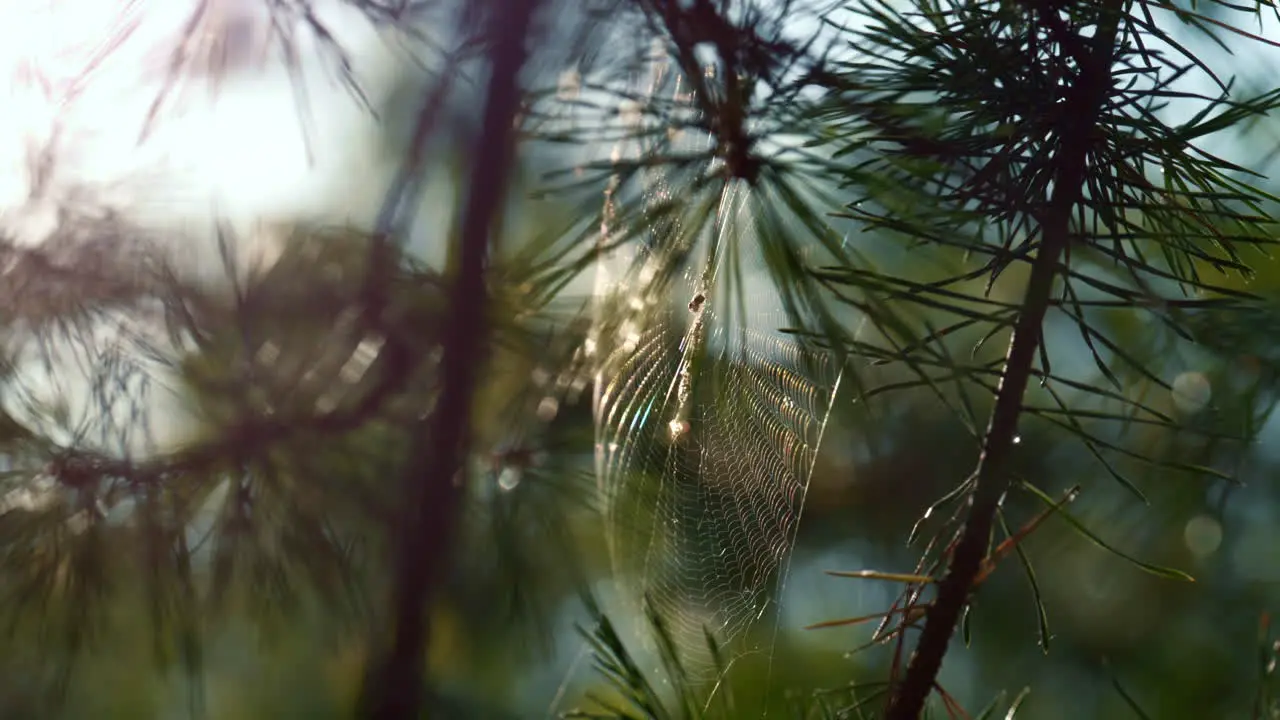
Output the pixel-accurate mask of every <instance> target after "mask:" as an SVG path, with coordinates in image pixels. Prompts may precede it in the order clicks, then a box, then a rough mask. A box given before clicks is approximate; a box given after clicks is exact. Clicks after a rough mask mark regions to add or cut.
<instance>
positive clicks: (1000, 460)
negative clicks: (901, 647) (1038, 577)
mask: <svg viewBox="0 0 1280 720" xmlns="http://www.w3.org/2000/svg"><path fill="white" fill-rule="evenodd" d="M1122 12H1123V10H1122V8H1121V7H1120V3H1119V2H1116V1H1115V0H1110V1H1108V2H1105V3H1102V4H1101V7H1100V8H1099V13H1100V16H1101V17H1100V20H1099V27H1098V30H1097V33H1096V35H1095V37H1094V42H1095V43H1096V44H1095V46H1094V50H1093V54H1092V56H1089V57H1086V58H1082V60H1083V62H1081V63H1080V66H1079V76H1078V79H1077V81H1076V84H1075V87H1074V89H1073V91H1072V95H1073V98H1072V99H1071V100H1069V102H1071V104H1072V105H1074V111H1068V112H1067V113H1066V115H1065V116H1067V117H1074V118H1077V120H1076V121H1075V122H1074V123H1073V124H1072V125H1070V126H1068V127H1066V128H1064V131H1063V134H1062V136H1061V140H1060V142H1061V145H1060V149H1059V151H1058V157H1057V158H1056V162H1057V164H1058V172H1057V177H1056V178H1055V182H1054V188H1055V189H1054V193H1053V197H1052V198H1051V199H1050V201H1049V206H1048V208H1047V209H1046V212H1045V215H1044V218H1043V220H1042V222H1041V225H1042V231H1043V237H1044V241H1043V244H1042V245H1041V247H1040V250H1039V252H1038V253H1037V255H1036V258H1035V260H1034V261H1033V263H1032V267H1031V277H1030V279H1029V281H1028V283H1027V290H1026V295H1025V297H1024V300H1023V306H1022V310H1021V312H1020V313H1019V315H1018V320H1017V323H1016V324H1015V326H1014V333H1013V337H1012V339H1011V340H1010V343H1009V353H1008V356H1007V357H1006V360H1005V367H1004V377H1003V378H1002V379H1001V382H1000V387H999V390H998V391H997V394H996V403H995V408H994V409H993V410H992V414H991V424H990V426H989V427H988V429H987V433H986V436H985V438H984V441H983V449H982V455H981V457H980V458H979V460H978V470H977V482H976V485H975V488H974V491H973V496H972V498H971V499H970V506H969V513H968V516H967V518H966V519H965V526H964V530H963V532H962V534H961V536H960V540H959V542H958V543H957V544H956V546H955V549H954V551H953V553H952V556H951V562H950V565H949V567H948V568H947V573H946V575H945V576H944V577H943V579H942V582H941V583H939V585H938V595H937V599H936V600H935V601H934V603H933V607H932V608H931V609H930V610H929V614H928V616H927V618H926V620H925V626H924V630H923V632H922V633H921V635H920V641H919V644H917V646H916V650H915V652H914V653H913V654H912V657H911V661H910V663H909V664H908V666H907V672H906V675H905V676H904V678H903V681H902V684H901V685H900V686H899V687H898V689H897V692H895V694H894V696H893V699H892V701H891V702H890V705H889V709H888V712H887V713H886V715H885V717H886V720H915V719H916V718H918V717H920V714H921V712H922V711H923V709H924V705H925V702H926V700H927V699H928V697H929V695H930V693H931V692H932V690H933V688H934V686H935V684H936V681H937V676H938V671H939V670H940V669H941V668H942V659H943V657H944V656H945V655H946V653H947V647H948V645H949V643H950V641H951V637H952V635H954V634H955V629H956V626H957V624H958V623H959V621H960V617H961V615H962V613H963V612H964V608H965V606H966V605H967V604H968V601H969V595H970V593H971V592H972V590H973V586H974V582H975V580H976V579H977V577H978V574H979V572H980V571H981V568H982V561H983V559H984V558H985V557H986V552H987V544H988V538H990V536H991V529H992V526H993V523H994V521H995V515H996V511H997V510H998V509H999V506H1000V498H1001V497H1003V495H1004V493H1005V491H1006V490H1007V489H1008V486H1009V479H1008V476H1007V473H1006V472H1005V465H1006V463H1007V461H1008V458H1009V454H1010V451H1011V449H1012V448H1013V441H1014V438H1015V437H1016V436H1017V431H1018V420H1019V417H1020V415H1021V413H1022V399H1023V395H1024V394H1025V392H1026V389H1027V383H1028V381H1029V380H1030V378H1031V375H1032V372H1033V370H1034V364H1035V360H1036V354H1037V350H1038V349H1039V346H1040V341H1041V331H1042V326H1043V324H1044V318H1045V313H1046V311H1047V310H1048V308H1049V305H1050V301H1051V298H1052V294H1053V285H1054V281H1055V280H1056V279H1057V276H1058V272H1059V259H1060V258H1061V257H1062V256H1063V255H1064V254H1065V252H1066V250H1067V246H1068V244H1069V243H1070V241H1071V233H1070V225H1069V224H1070V220H1071V213H1072V211H1073V209H1074V208H1075V205H1076V204H1077V203H1078V202H1079V201H1080V198H1081V197H1082V193H1083V186H1084V182H1085V178H1086V171H1087V157H1088V151H1089V137H1090V135H1091V133H1092V130H1093V125H1094V122H1095V119H1096V118H1097V117H1098V114H1099V112H1100V111H1101V109H1102V107H1103V103H1104V102H1105V101H1106V99H1107V96H1108V94H1109V92H1110V90H1111V83H1112V80H1111V65H1112V62H1113V59H1114V57H1115V45H1116V39H1117V36H1118V33H1119V25H1120V17H1121V13H1122Z"/></svg>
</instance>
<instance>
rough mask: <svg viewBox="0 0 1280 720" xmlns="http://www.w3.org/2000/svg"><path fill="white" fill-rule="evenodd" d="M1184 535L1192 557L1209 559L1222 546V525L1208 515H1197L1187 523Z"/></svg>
mask: <svg viewBox="0 0 1280 720" xmlns="http://www.w3.org/2000/svg"><path fill="white" fill-rule="evenodd" d="M1182 535H1183V539H1184V540H1185V542H1186V543H1187V549H1188V550H1190V551H1191V554H1192V555H1195V556H1196V557H1200V558H1203V557H1208V556H1209V555H1212V554H1213V553H1214V551H1216V550H1217V549H1218V546H1219V545H1221V544H1222V525H1220V524H1219V523H1218V521H1217V520H1215V519H1214V518H1212V517H1209V516H1208V515H1197V516H1195V517H1193V518H1191V519H1190V520H1188V521H1187V525H1186V527H1185V528H1183V531H1182Z"/></svg>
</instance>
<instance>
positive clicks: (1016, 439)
mask: <svg viewBox="0 0 1280 720" xmlns="http://www.w3.org/2000/svg"><path fill="white" fill-rule="evenodd" d="M1021 442H1022V436H1021V435H1014V436H1013V444H1014V445H1018V444H1020V443H1021Z"/></svg>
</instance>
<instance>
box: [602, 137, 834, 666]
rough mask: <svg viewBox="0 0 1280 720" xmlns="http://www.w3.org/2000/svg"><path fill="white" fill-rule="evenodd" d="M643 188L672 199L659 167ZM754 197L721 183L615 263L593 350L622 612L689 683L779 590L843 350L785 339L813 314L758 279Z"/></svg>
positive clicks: (608, 268)
mask: <svg viewBox="0 0 1280 720" xmlns="http://www.w3.org/2000/svg"><path fill="white" fill-rule="evenodd" d="M630 151H631V152H643V149H638V148H636V147H632V148H630ZM643 186H644V187H643V191H642V194H643V199H642V202H643V203H646V204H648V205H650V206H653V205H656V204H659V203H664V202H670V200H671V198H672V197H673V196H674V193H675V192H677V188H676V187H675V185H674V183H673V182H672V176H671V174H670V172H668V171H662V170H656V171H653V172H651V173H650V174H649V175H648V177H647V178H645V180H644V182H643ZM616 189H617V188H616V187H611V189H610V191H608V193H607V196H606V212H605V215H606V226H605V228H604V230H603V232H602V239H605V238H608V236H609V234H610V229H609V227H608V219H609V215H610V211H609V207H610V205H611V203H612V202H613V201H614V198H613V197H612V195H613V193H614V191H615V190H616ZM758 202H760V199H759V198H758V197H757V196H756V195H755V193H754V191H753V190H752V189H751V188H750V187H749V186H747V185H746V184H745V183H739V182H736V181H728V182H726V183H725V184H724V187H723V191H722V192H721V193H720V195H719V198H718V201H716V203H715V204H716V208H715V211H714V216H713V218H712V219H711V220H710V222H709V223H708V224H707V225H705V226H704V227H702V230H701V232H697V233H694V234H693V235H694V236H693V237H692V238H690V239H688V240H681V241H678V242H676V243H663V242H660V241H655V242H649V243H646V244H643V246H641V247H636V244H635V243H631V244H630V246H622V247H623V249H620V250H616V251H613V252H612V253H611V255H609V256H607V257H606V258H605V259H604V260H603V261H602V262H601V263H600V265H599V266H598V267H599V270H598V275H597V279H596V282H597V285H596V291H595V297H596V311H595V314H594V327H593V332H592V335H591V337H590V339H589V340H588V342H587V347H586V350H587V353H588V355H591V356H594V358H595V359H596V377H595V383H594V387H595V393H596V395H595V398H594V411H595V421H596V446H595V447H596V464H597V481H598V488H599V492H600V495H601V499H602V507H603V510H604V515H605V526H606V537H607V539H608V544H609V552H610V556H611V559H612V562H613V565H614V571H615V575H616V579H617V580H618V582H619V583H620V584H621V593H620V594H621V596H622V598H623V602H624V603H625V604H626V605H628V606H629V607H630V609H632V610H636V609H638V608H637V606H638V605H640V604H641V603H643V602H648V603H649V604H650V607H651V608H652V609H653V610H655V611H656V612H657V613H658V614H659V616H660V617H661V618H662V620H663V624H664V627H665V629H666V631H667V633H668V634H669V635H670V636H671V638H672V640H674V642H675V644H676V646H677V650H678V651H679V652H680V653H681V654H682V658H681V659H682V662H683V663H684V665H685V667H686V669H687V670H689V671H691V672H693V673H695V674H705V673H707V672H709V671H711V670H713V669H714V668H713V666H712V665H711V664H710V663H711V662H712V658H711V656H710V654H709V652H708V650H709V648H708V643H707V634H708V633H710V634H711V635H712V637H714V638H715V640H716V642H717V644H720V645H725V644H728V643H733V642H735V641H739V640H741V639H743V638H744V637H747V636H748V635H749V631H750V630H751V629H752V628H753V626H755V625H756V623H757V622H759V621H760V620H762V619H763V618H764V617H765V616H766V614H768V613H769V612H770V607H771V602H772V598H773V596H774V591H775V590H780V589H781V587H782V585H783V583H784V582H785V579H786V577H785V576H786V566H787V559H788V556H789V553H790V551H791V549H792V547H793V545H794V542H795V539H796V533H797V530H798V527H799V522H800V516H801V510H802V508H803V505H804V500H805V495H806V491H807V489H808V484H809V479H810V476H811V474H812V471H813V467H814V463H815V461H816V458H817V453H818V448H819V444H820V442H821V440H822V435H823V431H824V428H825V426H826V423H827V418H828V415H829V412H830V409H831V405H832V401H833V397H834V395H835V393H836V390H837V388H838V386H839V382H840V377H841V373H840V370H841V367H840V363H839V362H838V360H837V359H836V358H835V357H833V356H831V355H829V354H823V353H819V352H814V351H813V350H812V349H811V348H809V347H808V346H806V345H805V344H803V343H802V342H801V341H800V340H798V339H797V335H796V334H794V333H789V332H787V331H786V330H787V328H795V327H796V326H797V325H803V324H804V323H805V321H806V318H798V317H795V316H794V315H793V314H790V313H788V312H787V311H786V310H785V309H784V303H783V301H782V298H781V296H780V295H779V294H778V293H777V291H776V289H775V287H774V285H773V282H772V280H771V279H770V277H769V275H768V272H767V266H766V264H765V259H764V255H763V253H762V248H761V246H760V240H761V238H760V235H759V233H757V232H756V229H755V227H754V226H753V222H752V218H753V217H754V216H755V213H753V205H754V204H755V203H758ZM673 222H675V224H677V225H678V224H679V223H678V221H673ZM655 232H669V233H671V236H673V237H674V236H678V235H680V234H681V233H680V228H678V227H674V228H673V227H670V226H669V225H668V226H666V227H663V228H659V229H657V230H655ZM686 234H687V233H686ZM681 242H683V243H684V244H683V245H681V244H680V243H681Z"/></svg>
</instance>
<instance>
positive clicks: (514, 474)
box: [498, 467, 521, 492]
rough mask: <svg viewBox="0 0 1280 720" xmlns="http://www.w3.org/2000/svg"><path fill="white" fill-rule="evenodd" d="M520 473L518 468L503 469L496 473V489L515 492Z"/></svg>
mask: <svg viewBox="0 0 1280 720" xmlns="http://www.w3.org/2000/svg"><path fill="white" fill-rule="evenodd" d="M520 475H521V472H520V470H519V469H518V468H514V467H504V468H502V471H501V472H499V473H498V488H499V489H500V490H502V491H504V492H510V491H512V490H515V489H516V487H517V486H518V485H519V484H520V479H521V478H520Z"/></svg>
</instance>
